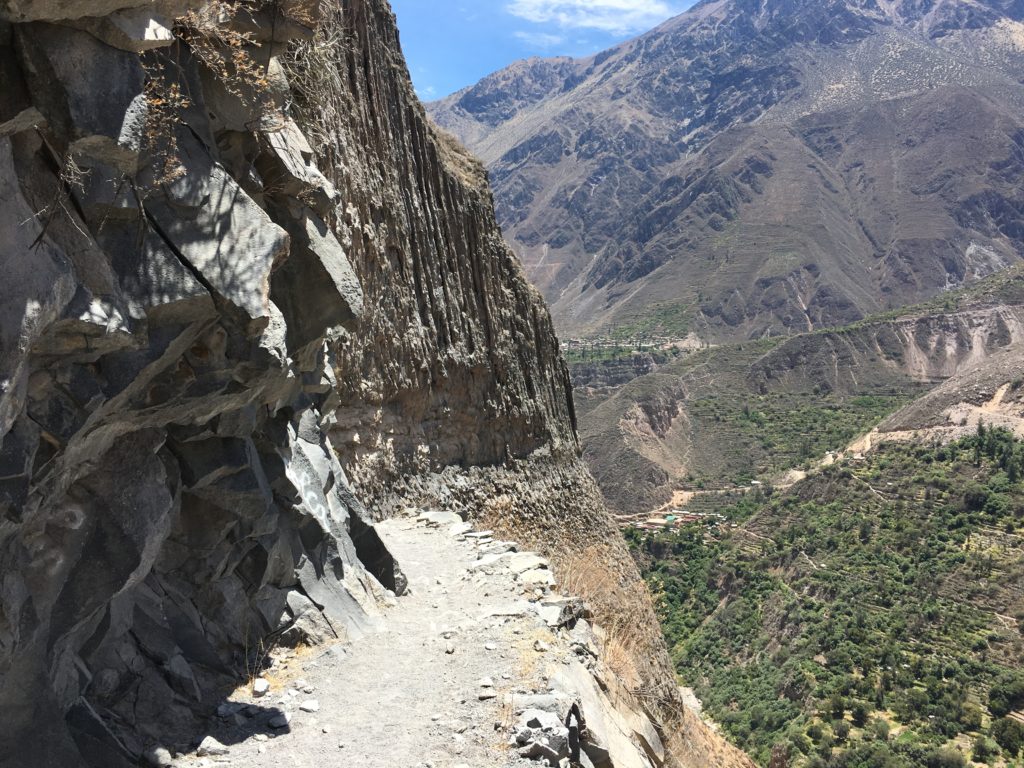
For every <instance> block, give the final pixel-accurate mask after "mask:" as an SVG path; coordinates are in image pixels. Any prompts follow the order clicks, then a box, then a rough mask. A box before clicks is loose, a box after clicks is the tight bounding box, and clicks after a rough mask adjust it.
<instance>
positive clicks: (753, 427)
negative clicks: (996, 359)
mask: <svg viewBox="0 0 1024 768" xmlns="http://www.w3.org/2000/svg"><path fill="white" fill-rule="evenodd" d="M909 389H910V388H909V387H908V390H909ZM730 394H731V393H730ZM913 399H914V392H910V391H906V392H899V391H895V392H891V393H887V394H878V395H859V396H853V397H844V396H842V395H832V394H822V393H820V392H805V393H799V392H793V393H790V392H776V393H772V394H769V395H762V396H751V397H748V398H747V399H743V398H742V397H739V398H738V397H723V396H721V395H711V394H709V395H707V396H704V397H701V398H697V399H693V400H690V401H689V402H688V403H687V410H688V412H689V414H690V416H691V418H693V419H694V420H695V424H694V440H695V442H697V443H698V444H705V441H707V442H709V443H717V444H718V445H722V446H732V448H733V449H734V450H733V452H734V453H735V456H734V457H733V458H732V460H730V461H727V462H723V464H724V465H725V466H727V468H728V469H727V472H728V473H729V474H731V475H732V476H731V477H728V476H726V477H722V476H721V475H719V476H718V477H713V476H709V477H707V478H701V477H700V475H699V474H697V477H698V479H706V480H707V481H709V482H722V481H723V480H725V481H732V482H737V483H741V484H742V483H746V482H749V481H750V480H752V479H755V478H758V477H762V478H764V477H771V476H773V475H776V474H778V473H779V472H785V471H786V470H789V469H794V468H797V467H801V466H807V467H809V466H810V464H811V462H812V461H813V460H815V459H820V458H821V457H823V456H824V455H825V454H826V453H828V452H829V451H839V450H842V449H844V448H845V447H846V446H847V445H849V444H850V443H851V442H852V441H853V440H854V439H855V438H856V437H858V436H859V435H862V434H864V433H866V432H868V431H869V430H870V429H871V428H872V427H874V426H875V425H876V424H878V423H879V422H880V421H882V420H883V419H884V418H885V417H887V416H889V415H890V414H892V413H895V412H896V411H897V410H899V409H900V408H901V407H903V406H904V405H906V404H907V403H909V402H911V401H912V400H913ZM726 458H728V457H726ZM695 474H696V473H695Z"/></svg>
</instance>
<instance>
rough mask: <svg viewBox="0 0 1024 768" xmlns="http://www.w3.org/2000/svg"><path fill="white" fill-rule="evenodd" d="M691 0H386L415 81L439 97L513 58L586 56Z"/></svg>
mask: <svg viewBox="0 0 1024 768" xmlns="http://www.w3.org/2000/svg"><path fill="white" fill-rule="evenodd" d="M693 1H694V0H391V7H392V8H393V9H394V11H395V14H396V15H397V16H398V28H399V31H400V32H401V37H402V49H403V50H404V51H405V57H406V60H407V61H408V62H409V70H410V72H411V73H412V79H413V83H414V84H415V85H416V90H417V92H418V93H419V95H420V98H421V99H423V100H424V101H429V100H431V99H437V98H441V97H442V96H447V95H448V94H449V93H454V92H455V91H457V90H459V89H460V88H463V87H465V86H467V85H472V84H473V83H475V82H477V81H478V80H480V78H482V77H484V76H485V75H488V74H490V73H491V72H494V71H496V70H499V69H501V68H502V67H504V66H506V65H508V64H511V63H512V62H513V61H515V60H517V59H525V58H528V57H530V56H586V55H589V54H591V53H597V52H598V51H602V50H604V49H605V48H608V47H610V46H612V45H614V44H615V43H618V42H621V41H623V40H628V39H629V38H631V37H635V36H636V35H638V34H640V33H641V32H646V31H647V30H648V29H651V28H652V27H654V26H656V25H657V24H660V23H661V22H662V21H664V20H665V19H667V18H670V17H672V16H675V15H676V14H678V13H682V11H684V10H685V9H686V8H688V7H689V6H691V5H693Z"/></svg>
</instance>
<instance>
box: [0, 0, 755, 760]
mask: <svg viewBox="0 0 1024 768" xmlns="http://www.w3.org/2000/svg"><path fill="white" fill-rule="evenodd" d="M0 83H2V84H3V87H2V88H0V244H2V249H0V263H2V266H3V273H4V275H5V280H4V282H3V284H2V287H0V440H2V453H0V718H2V721H3V722H4V728H3V729H2V731H0V755H2V756H3V765H4V768H22V766H25V767H26V768H27V766H32V768H39V767H40V766H42V767H43V768H49V767H50V766H54V767H56V766H60V767H61V768H68V767H69V766H103V767H104V768H110V767H111V766H122V765H133V764H136V763H137V761H138V759H139V757H140V755H142V754H144V753H145V751H146V750H147V749H148V748H149V747H151V746H152V745H154V744H157V743H159V744H164V745H169V746H174V747H176V748H187V747H188V746H190V744H189V742H190V740H191V739H193V738H194V736H195V734H196V733H197V732H199V731H198V725H199V724H200V723H201V722H202V721H203V720H204V718H207V717H209V716H210V714H211V713H212V711H213V710H214V709H215V708H216V706H217V703H218V702H219V701H223V696H224V694H225V692H226V691H229V690H230V689H232V688H233V687H234V686H236V685H237V684H238V683H239V682H240V681H245V680H247V679H248V678H249V677H251V676H252V674H253V673H254V672H255V671H256V670H258V669H259V668H260V665H261V664H262V663H263V660H264V657H265V651H266V649H267V648H268V647H269V646H270V645H272V644H275V643H285V644H297V643H319V642H323V641H327V640H331V639H334V638H340V639H345V638H348V637H353V636H355V635H358V634H360V633H361V632H363V631H364V630H365V629H367V628H368V627H370V626H371V625H372V624H373V622H374V618H375V615H376V613H377V609H378V603H379V601H380V600H381V599H382V598H384V597H385V596H386V595H387V594H388V592H389V591H390V592H393V593H398V594H400V593H401V592H402V590H403V587H404V579H403V577H402V574H401V571H400V570H399V569H398V568H397V566H396V564H395V562H394V561H393V558H392V557H391V555H390V554H389V553H388V552H387V551H386V549H385V548H384V547H383V545H382V544H381V542H380V540H379V538H378V537H377V535H376V533H375V531H374V528H373V522H372V521H373V517H374V515H375V514H376V515H382V514H386V513H387V512H389V511H391V510H393V509H394V508H395V507H397V506H398V505H400V504H401V503H403V499H407V498H409V497H410V496H412V495H414V494H419V495H420V497H421V498H423V497H427V496H433V497H436V498H437V499H438V501H439V502H444V503H448V504H450V505H453V506H458V507H459V508H461V509H463V510H464V512H465V514H473V515H481V516H488V517H489V519H494V520H496V521H497V522H498V523H500V524H502V525H503V526H505V527H506V528H510V529H518V530H521V531H523V532H525V533H526V534H529V535H533V536H534V538H535V539H536V540H538V541H539V542H540V544H541V545H543V546H545V547H546V548H547V549H549V550H552V551H554V550H560V551H562V552H571V551H572V550H573V549H574V548H576V549H578V548H580V547H584V546H589V542H591V541H594V540H601V541H602V547H603V548H602V553H603V554H602V555H601V556H602V557H603V558H604V560H603V561H598V562H606V563H607V564H608V571H609V572H610V573H611V574H612V577H613V578H614V580H615V582H616V584H617V585H618V587H617V589H616V590H614V594H615V595H617V596H618V599H627V598H628V599H631V600H633V601H634V602H636V603H637V605H639V611H640V612H641V614H643V615H645V616H647V617H648V618H649V619H650V624H649V626H647V627H646V628H641V629H640V630H638V632H637V633H636V637H637V638H638V639H637V640H636V642H635V644H634V646H633V647H632V651H634V652H635V656H636V657H637V658H643V659H644V660H645V661H644V663H643V665H641V666H640V677H639V680H638V684H642V685H643V686H644V687H645V690H656V691H658V692H659V698H658V699H657V702H656V704H653V705H650V707H649V708H651V709H652V710H653V711H655V713H656V714H658V715H659V716H660V717H661V718H662V720H663V722H664V723H666V724H667V725H668V726H670V727H679V728H681V730H680V731H679V732H680V733H681V734H682V735H683V738H684V740H685V741H686V744H687V746H686V747H685V748H681V749H680V750H678V751H679V754H680V759H682V760H683V761H685V762H688V763H692V764H698V763H701V762H703V761H706V760H707V759H711V758H710V755H712V753H713V752H714V753H715V754H716V755H717V756H716V757H715V758H714V761H715V762H716V764H721V765H727V764H741V763H743V758H742V757H740V756H739V755H737V754H735V753H733V752H731V751H729V750H728V749H726V748H725V747H724V746H723V745H722V744H721V743H720V742H719V741H718V740H717V739H716V738H714V737H713V736H711V735H710V734H709V733H708V732H707V731H706V730H705V729H703V726H701V725H700V724H699V723H698V722H696V721H695V720H694V719H693V718H692V717H691V716H686V715H684V714H682V713H681V712H679V711H677V710H676V709H675V704H676V703H677V698H676V694H675V690H674V685H673V682H672V678H671V675H670V673H669V671H668V670H669V667H668V662H667V656H666V654H665V651H664V647H663V645H662V644H661V640H660V635H659V633H658V630H657V627H656V625H655V623H654V621H653V613H652V612H651V610H650V605H649V602H647V597H646V595H645V594H644V593H643V592H642V590H641V589H640V587H639V581H638V577H637V575H636V572H635V570H634V569H633V567H632V565H631V564H630V563H629V561H628V557H626V556H625V553H624V551H623V549H622V546H621V543H618V542H617V540H615V539H614V537H612V538H611V539H609V537H608V534H609V532H611V531H612V528H611V526H610V524H609V523H608V521H607V517H606V512H605V510H604V507H603V505H602V503H601V501H600V498H599V496H598V495H597V493H596V491H595V489H594V487H593V484H592V482H591V481H590V480H589V476H588V475H587V473H586V470H584V469H583V468H582V466H581V465H580V464H579V460H578V450H579V446H578V441H577V437H576V433H575V416H574V413H573V406H572V399H571V391H570V386H569V382H568V376H567V373H566V369H565V366H564V363H563V362H562V361H561V359H560V357H559V355H558V351H557V350H558V347H557V341H556V339H555V336H554V334H553V332H552V327H551V323H550V319H549V317H548V314H547V311H546V309H545V308H544V306H543V303H542V302H541V301H540V299H539V298H538V295H537V294H536V293H535V292H534V291H533V290H532V289H530V288H529V286H528V285H527V284H526V282H525V281H524V279H523V277H522V275H521V274H520V271H519V268H518V266H517V264H516V261H515V259H514V257H513V256H512V255H511V253H510V251H509V250H508V249H507V248H506V247H505V246H504V245H503V243H502V241H501V237H500V233H499V231H498V229H497V227H496V225H495V223H494V214H493V209H492V204H491V198H490V193H489V191H488V190H487V187H486V184H485V179H484V174H483V172H482V170H481V168H480V167H479V165H477V164H476V163H475V162H474V161H472V160H470V159H469V158H468V157H467V156H466V155H465V154H463V152H462V151H461V150H460V149H459V148H457V147H456V146H454V145H453V144H451V143H450V142H449V141H448V140H446V139H444V138H441V137H438V136H436V135H434V133H433V132H432V130H431V129H430V128H429V126H428V124H427V122H426V120H425V119H424V116H423V113H422V108H421V107H420V106H419V104H418V102H417V101H416V100H415V98H414V96H413V95H412V91H411V88H410V86H409V83H408V75H407V73H406V70H405V65H404V62H403V61H402V58H401V54H400V50H399V46H398V37H397V32H396V30H395V26H394V19H393V16H392V15H391V12H390V10H389V8H388V7H387V4H386V2H385V1H384V0H347V1H346V2H344V3H336V2H325V3H323V4H321V3H319V2H315V1H314V0H280V1H279V2H245V3H228V2H189V0H167V1H166V2H160V3H142V2H140V1H139V0H107V1H106V2H103V3H96V2H85V0H49V1H45V0H44V1H35V0H34V1H32V2H29V1H28V0H5V2H0ZM470 467H473V468H474V469H472V470H470V469H469V468H470ZM441 470H444V472H445V474H432V473H435V472H441ZM368 507H369V509H368ZM587 537H589V538H587ZM614 599H615V598H608V599H607V600H606V610H609V611H614V610H615V603H614ZM26 745H31V748H28V747H27V746H26ZM716 750H718V752H715V751H716ZM719 753H720V754H719ZM723 755H724V756H723ZM719 758H720V759H719ZM670 759H671V758H670Z"/></svg>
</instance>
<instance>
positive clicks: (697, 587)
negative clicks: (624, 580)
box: [629, 429, 1024, 768]
mask: <svg viewBox="0 0 1024 768" xmlns="http://www.w3.org/2000/svg"><path fill="white" fill-rule="evenodd" d="M1022 477H1024V444H1022V443H1021V442H1020V441H1018V440H1016V439H1015V438H1014V437H1013V436H1012V435H1011V434H1010V433H1009V432H1006V431H1003V430H998V429H982V430H980V432H979V434H978V435H974V436H971V437H968V438H965V439H963V440H961V441H960V442H958V443H955V444H953V445H950V446H945V447H940V446H919V445H909V444H893V445H888V446H886V447H883V448H881V449H879V450H877V451H875V452H873V453H871V454H869V455H868V457H867V458H866V459H865V460H864V461H848V462H843V463H841V464H837V465H834V466H832V467H829V468H827V469H825V470H823V471H822V472H820V473H818V474H816V475H815V476H813V477H811V478H808V479H807V480H805V481H803V482H801V483H799V484H797V485H796V486H794V487H793V488H792V489H790V490H789V491H788V492H786V493H785V494H777V493H776V494H770V492H768V491H766V492H765V493H764V494H762V497H761V500H760V502H759V503H757V504H751V503H750V500H747V502H745V504H744V506H741V507H736V508H734V509H733V510H732V512H731V516H732V519H733V520H737V521H742V524H740V525H739V527H737V528H733V527H732V526H731V525H728V524H726V525H723V526H719V527H718V528H716V529H711V532H708V531H705V530H702V529H699V528H696V527H692V528H688V529H684V530H682V531H678V532H674V533H669V532H666V533H663V534H655V535H641V534H640V533H638V532H635V531H633V532H630V533H629V538H630V542H631V545H632V547H633V551H634V554H635V556H636V558H637V561H638V563H639V564H640V566H641V568H642V570H643V571H644V574H645V576H646V578H647V580H648V582H649V584H650V586H651V588H652V591H653V592H654V594H655V597H656V601H657V606H658V610H659V614H660V616H661V619H662V622H663V626H664V631H665V636H666V638H667V640H668V643H669V646H670V648H671V649H672V654H673V659H674V661H675V664H676V666H677V669H678V671H679V673H680V675H681V677H682V679H683V680H685V681H686V682H687V684H689V685H692V686H694V687H695V689H696V690H697V693H698V695H699V696H700V698H701V699H702V700H703V702H704V704H705V708H706V711H707V712H708V714H709V715H710V716H711V717H712V718H714V719H715V720H716V721H717V722H718V723H720V724H721V726H722V727H723V729H724V731H725V733H726V734H727V735H728V736H729V737H730V738H731V739H732V740H733V741H734V742H735V743H736V744H737V745H739V746H740V747H742V748H743V749H745V750H747V751H748V752H749V753H750V754H751V755H752V756H754V758H755V759H756V760H757V761H758V762H760V763H761V764H762V765H769V764H771V765H772V766H780V765H787V766H813V767H814V768H855V767H856V768H874V767H876V766H877V767H878V768H903V767H907V768H936V767H944V766H961V765H964V764H965V761H967V760H968V759H970V758H974V759H975V760H977V761H978V762H981V763H985V762H991V763H992V764H993V765H1013V764H1014V761H1016V760H1017V759H1018V756H1019V754H1020V751H1021V749H1022V747H1024V726H1022V724H1021V723H1020V722H1018V721H1017V719H1016V717H1017V716H1016V715H1014V712H1015V711H1019V710H1020V709H1024V669H1022V664H1021V661H1022V659H1024V643H1022V637H1021V629H1020V627H1021V626H1022V624H1024V589H1022V585H1024V557H1022V556H1024V539H1022V537H1021V535H1020V534H1019V533H1018V528H1019V527H1021V526H1024V485H1022ZM773 753H774V757H773Z"/></svg>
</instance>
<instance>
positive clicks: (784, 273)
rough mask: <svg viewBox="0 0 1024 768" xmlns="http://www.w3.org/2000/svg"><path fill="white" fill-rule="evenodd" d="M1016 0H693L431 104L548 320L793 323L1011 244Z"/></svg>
mask: <svg viewBox="0 0 1024 768" xmlns="http://www.w3.org/2000/svg"><path fill="white" fill-rule="evenodd" d="M1022 19H1024V0H705V1H704V2H702V3H700V4H698V5H696V6H694V7H693V8H692V9H690V10H689V11H687V12H686V13H684V14H682V15H680V16H677V17H675V18H673V19H670V20H668V21H666V22H665V23H663V24H661V25H660V26H659V27H657V28H656V29H654V30H651V31H650V32H648V33H646V34H644V35H641V36H640V37H638V38H636V39H634V40H631V41H629V42H626V43H623V44H621V45H619V46H616V47H615V48H612V49H610V50H608V51H605V52H602V53H600V54H597V55H596V56H593V57H590V58H587V59H580V60H571V59H538V60H531V61H529V62H520V63H517V64H515V65H513V66H511V67H509V68H507V69H505V70H502V71H501V72H499V73H495V74H494V75H491V76H489V77H488V78H486V79H485V80H483V81H482V82H481V83H480V84H478V85H477V86H474V87H472V88H469V89H466V90H464V91H462V92H460V93H459V94H456V95H455V96H453V97H450V98H449V99H446V100H444V101H441V102H437V103H435V104H433V105H431V112H432V115H433V117H434V118H435V120H436V121H437V122H438V123H439V124H440V125H442V126H444V127H446V128H448V129H449V130H451V131H453V132H454V133H456V134H457V135H458V136H459V137H460V138H462V140H463V141H464V142H466V143H467V145H468V146H469V147H470V148H471V149H472V150H474V151H475V152H476V153H477V154H478V155H479V156H480V157H481V158H482V159H483V160H484V162H485V163H486V164H487V165H488V167H489V169H490V172H491V178H492V180H493V182H494V185H495V192H496V200H497V204H498V213H499V218H500V221H501V224H502V226H503V228H504V231H505V233H506V235H507V236H508V237H509V238H510V240H511V241H512V242H513V245H514V247H515V249H516V251H517V253H518V255H519V256H520V258H521V259H522V260H523V262H524V263H525V264H526V266H527V269H528V271H529V273H530V276H531V278H532V279H533V280H534V281H535V282H536V284H537V285H538V286H539V287H540V288H541V289H542V291H543V292H544V293H545V295H546V296H547V298H548V299H549V301H551V302H552V303H553V311H554V314H555V318H556V322H557V323H558V324H559V325H560V330H561V332H562V333H563V335H590V334H595V333H609V332H610V333H624V332H628V331H632V330H636V329H644V330H650V331H652V332H654V331H656V332H659V333H665V334H668V335H673V334H675V335H680V336H686V335H687V334H689V333H691V332H693V333H697V334H698V335H700V336H701V337H703V338H705V339H708V340H718V339H730V338H735V337H737V336H739V337H741V338H742V337H746V336H760V335H763V334H766V333H768V334H775V333H790V332H793V331H805V330H807V329H808V328H817V327H821V326H827V325H833V324H837V323H843V322H849V321H851V320H856V319H858V318H860V317H863V316H865V315H867V314H871V313H873V312H876V311H879V310H883V309H886V308H890V307H894V306H899V305H901V304H904V303H907V302H913V301H916V300H920V299H924V298H928V297H930V296H932V295H934V294H935V293H937V292H939V291H942V290H945V289H946V288H948V287H950V286H955V285H959V284H961V283H963V282H967V281H970V280H973V279H975V277H976V276H982V275H985V274H989V273H991V272H992V271H993V270H995V269H999V268H1001V267H1002V266H1005V265H1007V264H1010V263H1013V262H1015V261H1017V260H1018V259H1019V258H1020V256H1019V254H1020V253H1021V252H1022V251H1024V225H1022V226H1020V227H1018V225H1017V222H1018V221H1019V220H1020V218H1021V213H1020V212H1022V211H1024V196H1022V194H1021V192H1020V189H1021V186H1022V185H1021V181H1024V178H1022V175H1018V174H1019V173H1020V172H1021V170H1022V169H1024V163H1022V160H1021V158H1020V155H1021V148H1020V143H1021V142H1020V137H1021V136H1024V120H1022V118H1021V117H1020V116H1021V115H1024V87H1022V85H1021V83H1022V81H1024V57H1022V56H1021V55H1020V53H1021V50H1024V24H1021V20H1022Z"/></svg>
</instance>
